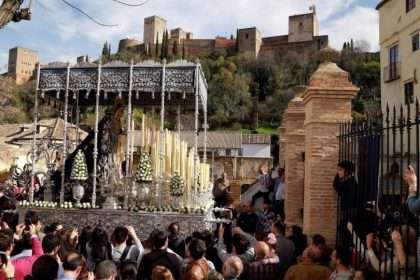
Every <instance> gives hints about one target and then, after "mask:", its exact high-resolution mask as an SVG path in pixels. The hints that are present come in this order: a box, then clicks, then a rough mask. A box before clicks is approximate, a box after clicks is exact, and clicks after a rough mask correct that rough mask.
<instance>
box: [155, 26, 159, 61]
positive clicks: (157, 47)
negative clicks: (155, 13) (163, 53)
mask: <svg viewBox="0 0 420 280" xmlns="http://www.w3.org/2000/svg"><path fill="white" fill-rule="evenodd" d="M158 56H159V32H157V33H156V45H155V57H158Z"/></svg>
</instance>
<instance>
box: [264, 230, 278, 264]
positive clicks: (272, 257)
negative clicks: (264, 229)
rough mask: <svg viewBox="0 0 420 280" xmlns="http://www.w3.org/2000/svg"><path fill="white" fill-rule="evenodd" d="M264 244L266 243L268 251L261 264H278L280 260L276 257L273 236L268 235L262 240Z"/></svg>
mask: <svg viewBox="0 0 420 280" xmlns="http://www.w3.org/2000/svg"><path fill="white" fill-rule="evenodd" d="M264 242H265V243H267V245H268V247H269V248H270V250H269V251H268V254H267V255H266V256H265V258H264V259H263V260H262V261H261V262H262V263H263V264H277V263H279V262H280V258H279V256H278V255H277V238H276V236H275V235H274V234H272V233H269V234H268V236H267V237H266V238H265V239H264Z"/></svg>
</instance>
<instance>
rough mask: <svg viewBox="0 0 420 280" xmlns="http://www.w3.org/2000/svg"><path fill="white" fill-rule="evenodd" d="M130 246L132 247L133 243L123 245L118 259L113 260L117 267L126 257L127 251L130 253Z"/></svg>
mask: <svg viewBox="0 0 420 280" xmlns="http://www.w3.org/2000/svg"><path fill="white" fill-rule="evenodd" d="M131 247H133V245H127V246H125V248H124V251H123V252H122V254H121V257H120V259H119V260H118V261H114V263H115V264H116V265H117V268H119V267H120V266H121V264H122V263H123V262H124V261H125V260H126V259H127V256H128V253H130V250H131Z"/></svg>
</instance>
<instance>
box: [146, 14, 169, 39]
mask: <svg viewBox="0 0 420 280" xmlns="http://www.w3.org/2000/svg"><path fill="white" fill-rule="evenodd" d="M166 29H167V28H166V19H163V18H161V17H158V16H151V17H147V18H145V19H144V30H143V42H144V44H145V45H147V44H149V43H152V44H154V43H156V35H157V36H159V38H158V41H159V44H161V43H162V40H163V33H165V31H166Z"/></svg>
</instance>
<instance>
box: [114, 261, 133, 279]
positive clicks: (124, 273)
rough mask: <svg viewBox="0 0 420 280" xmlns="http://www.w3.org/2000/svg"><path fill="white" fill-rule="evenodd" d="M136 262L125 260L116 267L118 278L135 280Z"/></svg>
mask: <svg viewBox="0 0 420 280" xmlns="http://www.w3.org/2000/svg"><path fill="white" fill-rule="evenodd" d="M136 277H137V262H134V261H132V260H125V261H123V262H122V263H121V265H120V267H119V268H118V279H120V280H136Z"/></svg>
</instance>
